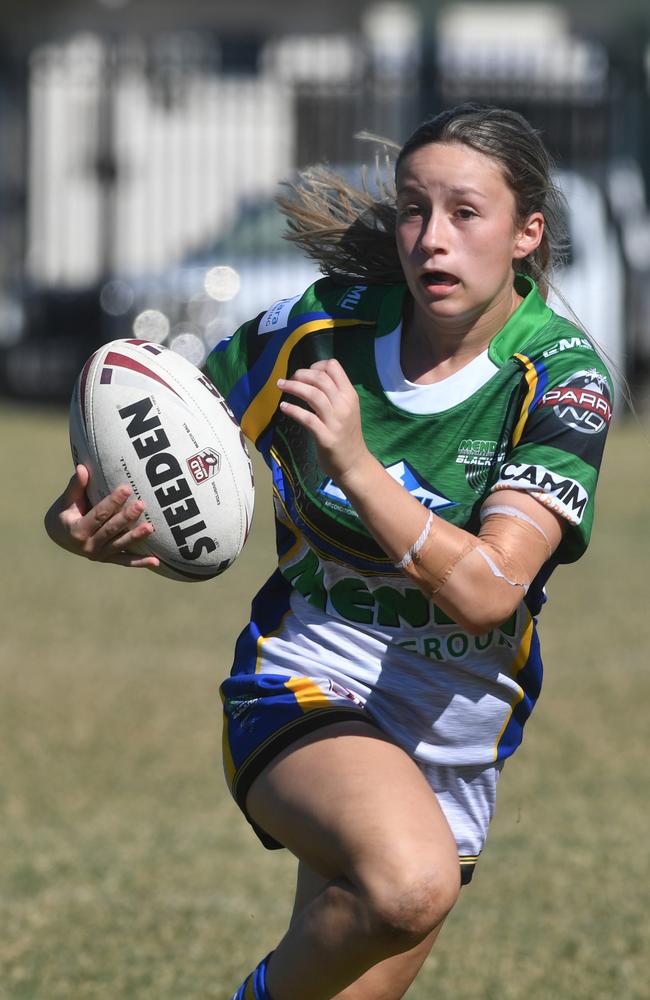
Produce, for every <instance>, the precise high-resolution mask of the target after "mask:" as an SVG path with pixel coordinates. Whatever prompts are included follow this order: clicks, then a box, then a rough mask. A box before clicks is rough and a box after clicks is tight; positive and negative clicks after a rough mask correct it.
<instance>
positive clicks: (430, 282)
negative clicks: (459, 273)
mask: <svg viewBox="0 0 650 1000" xmlns="http://www.w3.org/2000/svg"><path fill="white" fill-rule="evenodd" d="M421 280H422V284H423V285H426V287H427V288H452V287H453V286H454V285H457V284H459V279H458V278H457V277H456V275H455V274H450V273H449V272H448V271H427V272H426V274H423V275H422V279H421Z"/></svg>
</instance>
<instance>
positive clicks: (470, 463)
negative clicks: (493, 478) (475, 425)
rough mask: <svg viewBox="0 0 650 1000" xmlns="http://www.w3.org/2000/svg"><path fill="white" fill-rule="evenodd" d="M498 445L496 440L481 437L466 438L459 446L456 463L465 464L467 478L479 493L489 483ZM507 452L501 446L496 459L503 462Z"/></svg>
mask: <svg viewBox="0 0 650 1000" xmlns="http://www.w3.org/2000/svg"><path fill="white" fill-rule="evenodd" d="M497 447H498V444H497V442H496V441H484V440H482V439H479V438H476V439H474V440H472V439H470V438H465V439H463V440H462V441H461V442H460V444H459V446H458V455H457V456H456V463H457V464H458V465H464V466H465V478H466V479H467V482H468V484H469V486H470V487H471V488H472V489H473V490H475V491H476V492H477V493H480V492H481V491H482V490H483V489H485V486H486V485H487V478H488V475H489V469H490V466H491V465H492V464H493V463H494V461H495V454H496V450H497ZM505 454H506V452H505V448H501V450H500V451H499V455H498V457H497V459H496V461H497V462H502V461H503V459H504V458H505Z"/></svg>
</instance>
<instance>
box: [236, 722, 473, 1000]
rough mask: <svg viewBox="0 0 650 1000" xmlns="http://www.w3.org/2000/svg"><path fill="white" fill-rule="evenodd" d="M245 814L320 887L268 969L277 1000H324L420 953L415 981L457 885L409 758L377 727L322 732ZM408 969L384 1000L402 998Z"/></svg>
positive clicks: (447, 844)
mask: <svg viewBox="0 0 650 1000" xmlns="http://www.w3.org/2000/svg"><path fill="white" fill-rule="evenodd" d="M247 807H248V810H249V812H250V814H251V816H252V817H253V819H254V820H255V821H256V822H257V823H258V824H259V825H260V826H261V827H262V828H263V829H265V830H267V831H268V833H270V834H271V835H272V836H273V837H275V838H276V839H277V840H279V841H280V842H281V843H283V844H285V845H286V846H287V847H288V848H289V850H291V851H292V852H293V853H294V854H295V855H296V856H297V857H298V858H299V859H300V860H301V861H303V862H304V863H305V864H306V865H307V866H308V867H309V868H310V869H311V870H312V871H313V872H315V873H317V874H318V875H320V876H321V878H322V880H323V886H322V888H321V889H320V891H319V892H318V893H317V894H316V895H315V896H314V897H313V898H311V900H310V901H309V902H308V903H307V904H306V905H305V906H304V907H303V908H302V909H301V911H300V914H299V915H297V916H296V918H295V919H294V920H293V921H292V924H291V925H290V927H289V930H288V931H287V933H286V935H285V937H284V938H283V939H282V941H281V942H280V944H279V945H278V947H277V949H276V951H275V953H274V955H273V957H272V959H271V962H270V964H269V968H268V974H267V983H268V989H269V991H270V993H271V995H272V997H273V1000H296V998H298V997H300V1000H332V998H333V997H336V996H338V995H339V994H340V993H342V991H344V990H345V989H346V988H347V987H349V986H350V985H351V984H352V983H355V982H356V981H357V980H359V979H360V978H361V977H362V976H363V975H364V973H366V972H367V971H368V970H369V969H371V968H372V967H373V966H376V965H378V964H379V963H380V962H384V960H385V959H388V958H391V957H392V956H395V955H400V956H401V955H403V954H404V953H408V952H412V951H414V950H416V951H417V952H418V956H419V954H420V949H421V950H422V952H423V954H422V958H421V959H420V960H419V961H418V963H417V967H416V962H415V959H414V961H413V970H414V971H413V975H415V973H416V972H417V968H419V965H420V964H421V961H423V959H424V955H425V954H426V951H427V950H428V940H429V938H430V936H431V935H432V932H434V931H437V929H438V927H439V926H440V924H441V923H442V921H443V920H444V918H445V916H446V915H447V913H448V912H449V910H450V909H451V907H452V906H453V904H454V903H455V901H456V898H457V896H458V891H459V888H460V873H459V866H458V856H457V850H456V844H455V842H454V839H453V836H452V834H451V831H450V829H449V826H448V824H447V821H446V819H445V817H444V815H443V813H442V811H441V809H440V806H439V805H438V801H437V799H436V797H435V795H434V794H433V792H432V791H431V789H430V788H429V786H428V785H427V783H426V781H425V779H424V777H423V776H422V774H421V772H420V771H419V769H418V768H417V767H416V765H415V764H414V763H413V761H412V760H411V759H410V758H409V757H408V755H407V754H405V753H404V752H403V751H402V750H401V749H400V748H399V747H396V746H395V745H394V744H393V743H391V742H390V741H388V740H386V739H385V738H384V737H382V736H381V734H379V733H378V732H377V730H376V729H375V728H374V727H373V726H370V725H368V726H365V725H361V724H359V723H349V724H346V725H343V724H339V725H334V726H329V727H327V728H325V729H322V730H320V731H318V732H316V733H314V734H312V735H311V736H309V737H306V738H305V739H304V740H303V741H301V742H300V743H298V744H296V745H295V746H292V747H290V748H289V749H288V750H287V751H285V753H284V754H283V755H281V756H280V757H278V758H277V759H276V760H275V761H273V762H272V763H271V764H270V765H269V766H268V767H267V768H266V769H265V771H263V772H262V774H261V775H260V776H259V777H258V778H257V779H256V780H255V782H254V783H253V785H252V786H251V789H250V792H249V795H248V800H247ZM425 942H427V944H425ZM407 965H409V962H408V961H407V960H405V961H404V963H403V970H404V971H403V972H402V973H401V978H400V982H399V983H398V982H397V981H396V982H395V984H394V986H393V985H392V984H390V983H389V984H387V989H384V993H383V994H380V996H381V997H382V998H384V997H385V998H386V1000H396V998H398V997H400V996H401V995H403V990H404V989H405V988H407V986H408V983H406V986H404V977H405V975H406V972H405V970H406V967H407ZM391 967H392V966H391ZM386 970H387V971H390V970H389V969H388V967H386ZM375 975H376V976H378V973H375ZM396 976H397V973H396ZM387 990H389V991H387ZM400 990H401V991H402V992H401V993H400V992H399V991H400ZM343 995H344V996H346V994H343ZM366 995H369V994H367V992H366ZM358 996H359V1000H361V998H362V997H363V996H364V994H363V993H359V994H358ZM347 997H349V1000H352V998H355V1000H356V998H357V994H355V993H353V992H350V993H349V994H348V995H347ZM347 997H346V1000H347Z"/></svg>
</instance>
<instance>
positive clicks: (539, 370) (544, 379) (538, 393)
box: [528, 358, 548, 413]
mask: <svg viewBox="0 0 650 1000" xmlns="http://www.w3.org/2000/svg"><path fill="white" fill-rule="evenodd" d="M528 360H529V362H530V364H531V365H532V366H533V367H534V369H535V372H536V374H537V385H536V386H535V394H534V396H533V398H532V400H531V403H530V406H529V407H528V412H529V413H532V411H533V410H534V409H535V407H536V406H537V404H538V403H539V401H540V399H541V398H542V396H543V395H544V393H545V392H546V388H547V386H548V372H547V371H546V365H545V364H544V362H543V361H540V360H539V358H538V359H537V360H535V359H534V358H529V359H528Z"/></svg>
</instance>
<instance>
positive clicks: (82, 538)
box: [45, 465, 159, 569]
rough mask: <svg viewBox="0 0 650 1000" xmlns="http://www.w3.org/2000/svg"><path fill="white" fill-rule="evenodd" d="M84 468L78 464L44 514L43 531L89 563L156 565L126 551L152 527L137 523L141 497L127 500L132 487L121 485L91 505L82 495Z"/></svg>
mask: <svg viewBox="0 0 650 1000" xmlns="http://www.w3.org/2000/svg"><path fill="white" fill-rule="evenodd" d="M88 478H89V474H88V470H87V469H86V467H85V466H84V465H78V466H77V467H76V469H75V472H74V475H73V476H72V478H71V479H70V482H69V483H68V485H67V486H66V488H65V490H64V491H63V493H62V494H61V496H60V497H58V499H57V500H55V501H54V503H53V504H52V506H51V507H50V509H49V510H48V512H47V514H46V515H45V530H46V531H47V533H48V535H49V536H50V538H51V539H52V541H53V542H56V544H57V545H60V546H61V548H63V549H66V551H68V552H72V553H73V554H74V555H78V556H84V557H85V558H86V559H91V560H92V561H93V562H108V563H115V564H116V565H118V566H131V567H133V568H144V569H150V568H155V567H156V566H158V565H159V560H158V558H157V557H156V556H141V555H138V554H136V553H131V552H128V551H127V549H128V547H129V546H130V545H132V544H133V543H134V542H138V541H141V540H142V539H144V538H147V537H148V536H149V535H150V534H151V533H152V532H153V527H152V525H151V524H149V523H148V522H147V521H143V522H141V523H139V524H138V523H137V522H138V519H139V518H140V516H141V514H142V512H143V510H144V504H143V503H142V501H141V500H133V501H132V502H131V503H129V502H128V501H129V499H130V498H131V495H132V490H131V488H130V487H129V486H126V485H121V486H118V487H117V488H116V489H114V490H113V492H112V493H110V494H109V495H108V496H107V497H104V499H103V500H100V501H99V503H98V504H96V505H95V506H94V507H91V506H90V505H89V503H88V498H87V496H86V487H87V485H88Z"/></svg>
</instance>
